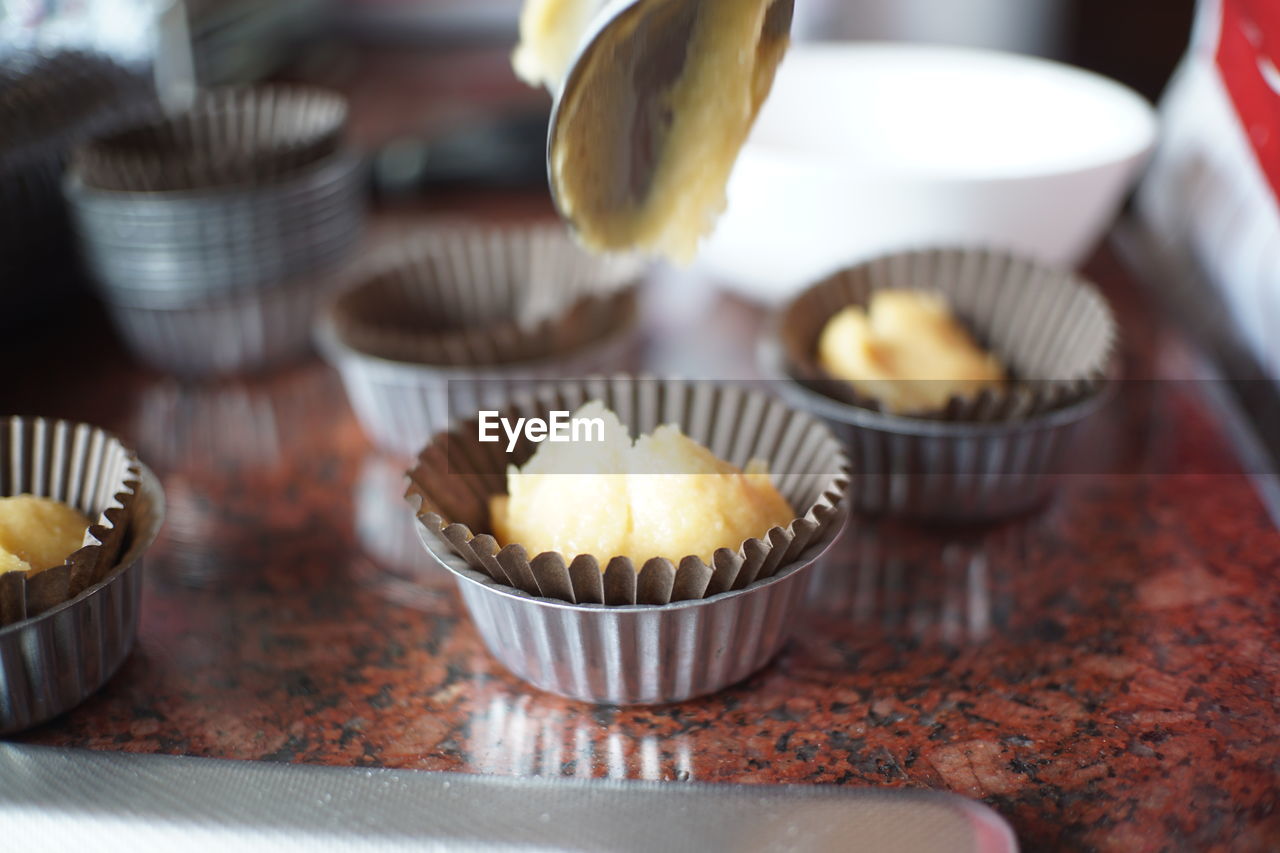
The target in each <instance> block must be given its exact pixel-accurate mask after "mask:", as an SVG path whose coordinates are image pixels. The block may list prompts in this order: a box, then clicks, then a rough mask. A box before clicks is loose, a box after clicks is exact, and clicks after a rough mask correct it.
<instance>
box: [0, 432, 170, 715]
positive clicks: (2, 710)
mask: <svg viewBox="0 0 1280 853" xmlns="http://www.w3.org/2000/svg"><path fill="white" fill-rule="evenodd" d="M81 426H82V425H81ZM73 427H74V425H73ZM74 428H75V429H79V427H74ZM87 430H88V431H89V432H90V433H92V434H94V435H97V434H100V431H97V430H94V429H93V428H87ZM91 446H92V445H91V444H86V445H79V444H77V445H73V448H75V449H76V450H75V452H74V454H73V455H72V456H71V457H67V456H66V454H64V453H50V452H45V450H44V445H43V444H41V443H39V442H25V443H21V444H15V445H13V446H12V450H13V451H14V452H15V459H14V461H15V462H17V464H16V465H15V466H14V468H15V469H17V468H26V467H30V466H34V467H35V468H37V469H39V475H38V476H37V477H35V478H34V479H33V480H32V481H31V482H23V483H22V484H21V485H19V486H18V487H17V488H20V489H23V490H28V491H35V492H36V493H41V494H47V495H49V496H55V497H56V496H58V495H59V494H62V495H64V496H68V497H69V495H68V493H67V492H66V489H67V488H69V487H70V483H71V481H79V482H88V481H89V479H90V478H91V477H92V476H93V474H92V471H89V470H79V469H76V468H75V465H72V468H73V470H65V466H66V465H67V464H71V463H72V462H75V464H78V465H82V466H87V465H90V464H93V463H92V460H93V459H94V458H95V454H92V453H89V452H87V450H88V448H89V447H91ZM77 460H78V461H77ZM134 468H135V469H136V473H137V485H136V487H135V489H134V491H133V495H132V499H131V501H130V503H129V509H128V520H127V523H126V525H125V527H124V529H123V531H122V534H123V536H122V539H123V541H122V542H121V551H120V554H119V555H118V556H117V557H116V559H115V560H114V561H113V563H112V567H111V568H109V569H108V570H107V572H106V574H105V576H104V577H102V579H101V580H99V581H97V582H96V583H94V584H92V585H91V586H89V587H88V588H86V589H84V590H83V591H81V592H79V593H78V594H77V595H75V596H74V597H73V598H71V599H70V600H67V601H64V602H62V603H61V604H57V605H55V606H53V607H51V608H49V609H47V610H43V611H41V612H40V613H38V614H37V615H34V616H31V617H29V618H26V619H23V620H21V621H18V622H15V623H12V624H9V625H6V626H4V627H0V734H10V733H13V732H16V731H20V730H22V729H26V728H29V727H31V726H34V725H37V724H39V723H42V722H44V721H46V720H49V719H52V718H53V717H56V716H57V715H59V714H61V713H63V712H65V711H67V710H69V709H71V708H73V707H74V706H76V705H78V704H80V703H81V702H82V701H84V700H85V699H86V698H87V697H88V696H89V695H90V694H92V693H93V692H94V691H96V690H97V689H98V688H99V687H101V686H102V685H103V684H104V683H106V681H107V680H108V679H109V678H110V677H111V676H112V675H113V674H114V673H115V671H116V670H117V669H118V668H119V666H120V664H121V663H122V662H123V661H124V659H125V658H126V657H127V656H128V654H129V651H130V649H131V648H132V647H133V641H134V636H135V634H136V631H137V623H138V612H139V593H140V590H141V586H142V556H143V553H144V552H145V551H146V549H147V548H148V547H149V546H150V545H151V543H152V542H153V541H154V540H155V538H156V535H157V533H158V532H159V530H160V526H161V523H162V521H163V518H164V494H163V491H162V490H161V487H160V484H159V481H158V480H157V479H156V478H155V476H154V475H153V474H152V473H151V471H150V470H148V469H147V468H146V467H145V466H143V465H141V464H139V463H136V461H135V462H134ZM68 478H70V479H68ZM2 485H3V488H4V489H5V492H6V493H9V492H10V491H11V486H12V484H11V483H4V484H2ZM50 571H52V570H50Z"/></svg>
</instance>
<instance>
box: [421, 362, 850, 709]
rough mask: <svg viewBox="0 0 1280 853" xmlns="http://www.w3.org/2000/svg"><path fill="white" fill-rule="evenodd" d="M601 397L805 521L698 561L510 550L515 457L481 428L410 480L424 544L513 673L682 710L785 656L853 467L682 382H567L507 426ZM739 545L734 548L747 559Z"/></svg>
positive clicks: (736, 400)
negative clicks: (763, 485)
mask: <svg viewBox="0 0 1280 853" xmlns="http://www.w3.org/2000/svg"><path fill="white" fill-rule="evenodd" d="M586 400H600V401H601V402H603V403H604V405H605V406H607V407H608V408H610V409H612V410H614V411H615V412H617V413H618V414H619V416H620V418H621V419H622V422H623V424H624V425H625V426H626V427H627V428H628V430H629V431H630V432H631V433H632V434H638V433H647V432H651V431H652V430H653V429H654V428H656V427H657V426H658V425H660V424H665V423H675V424H678V425H679V426H680V427H681V428H682V430H683V431H684V432H685V434H687V435H688V436H689V437H690V438H692V439H693V440H695V441H698V442H700V443H702V444H703V445H704V446H706V447H707V448H708V449H709V450H710V451H711V452H712V453H714V454H715V455H716V456H718V457H720V458H722V459H726V460H728V461H730V462H732V463H733V464H736V465H738V466H743V465H745V464H746V463H747V462H748V460H750V459H761V460H763V461H764V462H765V463H766V464H767V465H768V469H769V471H770V475H771V477H772V479H773V482H774V484H775V485H776V486H777V488H778V490H779V492H780V493H781V494H782V496H783V497H784V498H785V499H786V500H787V502H788V504H789V505H790V506H791V508H792V510H793V512H794V518H793V519H792V520H791V521H790V522H789V523H788V525H787V526H786V527H782V526H777V527H774V528H772V529H771V530H769V531H767V532H766V531H761V532H760V534H759V535H758V536H757V537H753V538H749V539H746V540H745V541H743V542H741V543H732V544H731V545H729V546H727V547H722V548H719V549H717V550H716V552H715V554H714V556H713V557H712V559H711V562H710V563H707V562H704V558H703V557H699V556H696V555H688V556H682V557H680V558H679V561H678V565H677V564H676V563H674V562H672V560H674V559H676V557H675V555H672V559H670V560H669V559H666V558H663V557H655V558H653V559H649V560H647V561H646V562H645V563H644V565H643V566H641V565H637V564H635V563H634V562H633V561H632V560H631V559H630V558H628V557H616V556H612V555H610V554H599V555H594V554H580V555H577V556H575V557H573V559H572V561H571V562H569V563H568V564H566V557H565V556H563V555H561V554H557V553H544V554H538V555H532V554H529V553H528V552H527V551H526V550H525V549H524V548H523V547H522V546H521V545H520V544H519V543H506V544H505V545H500V543H498V542H496V541H495V540H494V538H493V537H492V536H491V535H489V534H488V533H485V532H483V531H485V530H487V529H489V527H488V522H489V519H488V497H489V496H491V495H494V494H500V493H502V492H504V491H505V488H506V479H505V474H504V470H505V464H503V463H508V462H509V463H511V464H520V463H521V462H523V461H524V460H526V459H527V458H528V457H529V455H530V454H531V453H532V452H533V448H534V446H535V445H534V444H532V443H530V442H525V443H523V444H517V446H516V447H515V449H514V452H513V453H512V454H510V455H508V454H506V453H505V452H504V451H502V450H495V451H494V452H489V451H491V450H493V445H492V444H491V443H489V444H484V443H480V442H479V439H478V436H477V435H476V434H475V426H476V421H475V419H474V418H472V419H471V420H469V421H466V422H463V421H461V420H459V422H458V424H457V426H456V427H455V428H454V429H453V430H452V431H451V432H449V433H446V434H442V435H438V436H436V437H435V438H434V439H433V440H432V443H431V444H430V445H428V446H427V447H426V448H425V449H424V450H423V451H422V452H421V453H420V454H419V457H418V463H417V465H416V466H415V467H414V468H413V469H412V470H411V471H410V473H409V488H408V491H407V492H406V495H405V497H406V499H407V500H409V502H410V504H411V505H412V506H414V508H415V511H416V514H417V518H418V521H419V525H418V526H419V536H420V537H421V539H422V541H423V544H424V545H425V546H426V548H427V550H428V551H430V552H431V554H432V555H433V556H434V557H435V558H436V559H437V560H438V561H439V562H440V563H441V564H442V565H444V566H445V568H447V569H449V570H450V571H451V572H453V574H454V575H455V577H456V579H457V584H458V587H459V589H460V591H461V593H462V595H463V599H464V600H465V601H466V602H467V605H468V608H469V609H470V610H471V612H472V615H473V618H474V619H475V621H476V625H477V627H478V628H479V630H480V632H481V635H482V636H483V637H484V639H485V642H486V644H487V645H488V647H489V648H490V650H491V651H492V652H493V654H494V655H495V657H497V658H498V659H499V660H500V661H502V663H503V664H504V665H506V666H507V667H508V668H509V669H511V671H512V672H513V673H515V674H516V675H519V676H520V677H522V678H525V679H526V680H528V681H530V682H531V683H533V684H534V685H536V686H538V687H541V688H543V689H546V690H550V691H552V692H556V693H560V694H562V695H565V696H570V697H572V698H576V699H581V700H584V701H591V702H604V703H610V704H644V703H660V702H677V701H682V700H684V699H688V698H692V697H694V696H698V695H703V694H705V693H710V692H714V691H715V690H718V689H720V688H722V687H725V686H728V685H729V684H732V683H734V682H736V681H739V680H741V679H742V678H745V677H746V676H748V675H750V674H751V673H752V672H754V671H756V670H757V669H759V668H760V667H762V666H763V665H764V664H765V663H767V662H768V660H769V659H770V658H771V657H772V656H773V655H774V654H776V653H777V651H778V650H779V649H780V648H781V646H782V644H783V643H784V642H785V640H786V637H787V634H788V632H789V631H790V629H791V627H792V625H793V617H794V616H795V614H796V613H797V612H798V607H799V605H800V603H801V602H802V601H803V599H804V597H805V594H806V591H807V585H808V572H807V570H808V569H809V567H810V566H812V565H813V563H814V562H816V561H817V559H818V558H819V557H820V556H821V555H822V553H824V552H825V551H826V549H827V547H828V546H830V545H831V543H832V542H834V541H835V540H836V539H837V538H838V536H839V533H840V531H841V529H842V528H843V525H844V522H845V520H846V517H847V511H846V509H845V506H844V501H843V496H844V492H845V487H846V485H847V482H848V460H847V458H846V457H845V454H844V453H843V451H842V450H841V448H840V445H839V444H838V442H837V441H836V440H835V439H834V438H833V437H832V435H831V433H830V431H829V430H828V429H827V428H826V426H824V425H823V424H822V422H821V421H820V420H819V419H817V418H815V417H813V416H811V415H808V414H806V413H805V412H803V411H799V410H794V409H791V408H789V407H787V406H786V405H784V404H783V403H782V402H780V401H777V400H774V399H772V398H770V397H769V396H767V395H765V394H763V393H761V392H759V391H750V390H746V389H742V388H736V387H734V386H725V385H719V384H715V383H707V382H701V383H699V382H689V381H684V380H659V379H652V378H648V377H642V378H632V377H625V376H618V377H613V378H609V379H603V378H598V379H584V380H564V381H562V382H559V383H550V384H548V385H546V386H543V387H540V388H539V389H538V390H537V392H536V394H535V395H522V396H521V397H520V398H518V399H517V400H516V401H514V402H512V403H511V405H510V406H509V407H507V408H506V409H505V410H504V416H506V417H518V416H525V415H528V416H535V415H536V413H538V412H542V413H545V412H547V411H549V410H558V409H563V410H574V409H576V408H577V407H578V406H579V405H581V404H582V403H583V402H585V401H586ZM566 473H567V472H566ZM735 548H736V550H735Z"/></svg>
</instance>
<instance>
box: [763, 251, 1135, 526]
mask: <svg viewBox="0 0 1280 853" xmlns="http://www.w3.org/2000/svg"><path fill="white" fill-rule="evenodd" d="M881 288H909V289H921V290H933V291H940V292H942V293H943V294H944V295H945V296H946V297H947V298H948V300H949V301H951V304H952V305H953V307H954V309H955V310H956V312H957V315H958V316H959V317H960V318H961V319H962V320H963V321H965V322H967V323H968V324H969V325H970V327H971V328H972V330H973V331H974V332H975V333H976V335H977V337H978V338H979V340H980V341H982V342H983V343H984V344H985V345H986V346H988V347H990V349H991V350H992V351H993V352H994V353H995V354H996V356H997V357H999V358H1000V359H1001V361H1002V362H1003V363H1005V364H1006V365H1007V366H1008V367H1009V368H1010V369H1011V372H1012V374H1013V380H1012V381H1011V382H1010V383H1009V388H1008V389H1007V390H1006V391H1005V392H1003V393H990V392H988V393H984V394H983V395H981V396H980V397H977V398H975V399H973V400H968V401H965V400H959V399H954V398H953V399H952V401H951V403H950V404H949V405H948V407H947V408H946V409H945V410H944V411H942V412H938V413H933V414H931V415H928V416H905V415H895V414H890V413H886V412H881V411H879V410H878V408H877V407H875V406H874V405H863V404H862V402H865V401H859V402H854V401H851V399H850V397H849V395H848V390H847V388H848V386H847V385H845V383H842V382H839V381H838V380H832V379H830V378H826V377H823V378H818V377H819V376H820V375H821V371H820V368H818V367H817V365H816V363H815V356H814V350H815V349H816V342H817V337H818V335H819V334H820V332H821V330H822V328H823V326H824V324H825V322H826V320H828V319H830V317H831V316H833V315H834V314H835V313H836V312H837V311H839V310H840V309H841V308H843V307H845V306H847V305H849V304H855V303H862V302H865V300H866V299H868V298H869V295H870V293H871V292H874V291H875V290H876V289H881ZM1116 337H1117V332H1116V325H1115V320H1114V317H1113V315H1112V314H1111V311H1110V309H1109V308H1108V306H1107V304H1106V301H1105V300H1104V299H1103V298H1102V296H1101V295H1100V294H1098V292H1097V291H1096V290H1095V289H1094V288H1093V287H1092V286H1091V285H1089V284H1088V283H1087V282H1085V281H1084V280H1082V279H1080V278H1079V277H1078V276H1076V275H1074V274H1072V273H1068V272H1064V271H1057V270H1053V269H1048V268H1045V267H1041V266H1038V265H1036V264H1033V263H1031V262H1028V261H1023V260H1020V259H1018V258H1015V257H1013V256H1010V255H1006V254H1003V253H999V252H990V251H974V250H937V251H921V252H909V253H903V254H899V255H892V256H887V257H885V258H881V259H879V260H876V261H872V262H870V263H868V264H863V265H861V266H859V267H855V268H853V269H851V270H848V271H845V272H842V273H838V274H837V275H835V276H833V277H831V278H829V279H827V280H825V281H823V282H821V283H819V284H817V285H814V286H813V287H812V288H810V289H809V290H808V291H806V292H805V293H803V294H801V295H800V296H799V297H797V299H796V300H795V301H793V302H792V303H791V304H789V305H788V306H786V307H785V308H784V309H783V310H782V311H781V313H780V314H779V316H778V318H777V320H776V322H775V325H774V329H773V331H772V333H771V334H770V335H768V336H766V338H765V339H764V340H763V341H762V342H761V345H760V350H759V354H760V360H761V368H762V372H763V373H764V375H765V376H766V377H768V378H771V379H777V380H781V381H780V382H779V384H778V387H779V392H780V393H781V394H782V395H783V396H784V397H785V398H786V399H788V400H789V401H790V402H791V403H792V404H793V405H795V406H798V407H800V408H804V409H806V410H808V411H811V412H814V413H816V414H819V415H821V416H822V417H823V418H825V419H826V420H827V422H828V423H829V424H831V426H832V428H833V430H834V431H835V432H836V434H837V435H838V436H839V437H840V438H841V440H842V441H843V442H844V443H845V444H846V446H847V447H848V448H849V455H850V458H851V460H852V462H853V466H854V471H855V472H856V473H855V476H854V477H853V480H852V483H851V487H850V498H851V502H852V505H853V507H854V508H855V509H857V510H859V511H862V512H868V513H888V514H892V515H900V516H906V517H913V518H921V519H932V520H946V521H989V520H993V519H997V518H1001V517H1005V516H1009V515H1013V514H1017V513H1020V512H1024V511H1027V510H1030V509H1033V508H1034V507H1036V506H1037V505H1039V504H1040V503H1041V502H1043V501H1044V500H1045V499H1046V498H1047V497H1048V495H1049V494H1050V493H1051V491H1052V488H1053V486H1054V481H1055V479H1056V475H1057V474H1060V473H1062V470H1063V462H1064V460H1065V458H1066V457H1065V454H1066V453H1067V451H1068V449H1069V447H1070V444H1071V441H1072V437H1073V435H1074V433H1075V431H1076V429H1077V427H1078V426H1079V424H1080V423H1081V422H1082V421H1083V420H1084V419H1085V418H1086V417H1088V416H1089V415H1090V414H1092V413H1093V412H1094V411H1095V410H1097V409H1098V408H1099V407H1100V406H1101V405H1102V404H1103V403H1104V402H1105V399H1106V397H1107V393H1106V392H1107V391H1108V390H1109V388H1110V385H1109V383H1108V379H1110V378H1112V377H1113V376H1114V371H1115V369H1116V368H1115V357H1114V351H1115V347H1116ZM854 399H855V400H856V398H854Z"/></svg>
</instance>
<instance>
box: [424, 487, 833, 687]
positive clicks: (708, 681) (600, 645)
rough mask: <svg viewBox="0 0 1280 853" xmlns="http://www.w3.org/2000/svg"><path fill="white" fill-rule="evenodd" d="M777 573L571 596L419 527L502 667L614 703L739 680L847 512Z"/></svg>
mask: <svg viewBox="0 0 1280 853" xmlns="http://www.w3.org/2000/svg"><path fill="white" fill-rule="evenodd" d="M841 513H842V514H843V517H842V518H840V519H839V520H838V521H837V523H835V524H832V525H831V527H830V528H829V531H828V532H827V534H826V535H825V536H824V537H823V538H822V539H821V540H819V541H818V542H817V543H815V544H814V545H813V546H812V547H810V548H809V549H808V550H807V551H805V552H804V553H803V554H801V556H800V559H798V560H796V561H795V562H794V563H792V564H791V565H790V566H784V567H783V568H781V569H779V570H778V571H777V573H776V574H774V575H773V576H771V577H769V578H767V579H765V580H762V581H758V582H756V583H754V584H751V585H750V586H747V587H745V588H743V589H740V590H732V591H730V592H722V593H720V594H719V595H714V596H711V597H709V598H702V599H697V600H693V601H677V602H674V603H671V604H662V605H624V606H607V605H603V604H569V603H567V602H564V601H557V600H554V599H550V598H537V597H535V596H532V595H529V594H528V593H525V592H522V591H520V590H518V589H515V588H514V587H510V586H506V585H504V584H499V583H497V582H496V581H494V580H492V579H490V578H489V577H487V576H486V575H484V574H481V573H480V572H477V571H475V570H473V569H471V568H469V567H468V566H467V564H466V562H464V561H463V559H462V558H461V557H459V556H457V555H456V554H454V553H453V552H451V551H450V550H449V549H448V547H447V546H446V545H445V544H444V543H443V542H442V541H441V540H440V539H438V538H437V537H436V536H435V535H434V534H433V533H431V532H430V531H429V530H428V528H427V527H426V526H425V525H421V524H419V525H418V535H419V537H420V538H421V539H422V542H423V544H424V545H425V546H426V548H427V550H428V551H430V552H431V554H432V556H434V557H435V558H436V560H438V561H439V562H440V563H441V564H442V565H443V566H444V567H445V568H447V569H448V570H449V571H450V572H452V573H453V575H454V577H455V579H456V580H457V584H458V590H459V591H460V592H461V593H462V599H463V601H465V602H466V605H467V609H468V610H469V611H470V612H471V620H472V622H474V623H475V626H476V629H477V630H478V631H479V632H480V636H481V638H482V639H483V640H484V644H485V646H487V647H488V649H489V652H490V653H491V654H492V655H493V656H494V657H495V658H497V659H498V660H499V661H500V662H501V663H502V665H503V666H505V667H506V668H507V669H509V670H511V672H512V673H513V674H515V675H517V676H519V677H520V678H522V679H524V680H525V681H527V682H529V683H530V684H532V685H534V686H535V687H538V688H540V689H542V690H547V691H550V692H551V693H558V694H560V695H561V696H567V697H569V698H570V699H578V700H581V701H584V702H595V703H599V704H606V705H657V704H663V703H668V702H683V701H685V700H686V699H692V698H694V697H697V696H704V695H706V694H708V693H714V692H716V691H717V690H722V689H724V688H725V687H728V686H729V685H731V684H736V683H737V682H739V681H742V680H743V679H744V678H747V677H748V676H750V675H752V674H753V673H755V672H756V671H758V670H760V669H761V668H762V667H764V665H765V664H767V663H768V662H769V661H770V660H772V659H773V657H774V656H775V655H776V654H777V653H778V652H779V651H780V650H781V649H782V646H783V645H784V644H785V643H786V641H787V638H788V637H789V636H790V633H791V629H792V628H793V627H794V623H795V617H796V615H797V614H798V613H799V611H800V607H801V605H802V604H803V602H804V599H805V597H806V595H807V593H808V588H809V584H810V581H811V579H812V576H813V573H812V572H811V571H810V569H811V568H812V567H813V565H814V564H815V563H816V562H817V561H818V560H819V559H820V558H821V557H822V555H823V554H824V553H825V552H826V551H827V549H828V548H829V547H830V546H831V545H832V543H834V542H835V541H836V540H837V539H838V538H839V537H840V533H841V531H842V530H843V528H844V522H845V521H846V520H847V517H848V516H847V511H846V510H844V509H841Z"/></svg>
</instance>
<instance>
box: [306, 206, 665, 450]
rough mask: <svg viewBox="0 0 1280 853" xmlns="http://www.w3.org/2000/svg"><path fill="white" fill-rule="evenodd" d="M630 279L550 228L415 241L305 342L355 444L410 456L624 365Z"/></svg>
mask: <svg viewBox="0 0 1280 853" xmlns="http://www.w3.org/2000/svg"><path fill="white" fill-rule="evenodd" d="M642 270H643V267H642V265H641V264H640V262H639V261H638V260H636V259H632V258H598V257H594V256H590V255H587V254H586V253H585V252H583V251H582V250H581V249H580V248H578V247H577V245H576V244H574V243H573V242H572V240H571V239H570V238H569V237H568V235H566V234H565V233H564V231H563V229H560V228H558V227H555V226H544V225H532V226H516V227H508V228H488V227H482V226H468V225H462V224H457V225H443V226H438V227H433V228H428V229H423V230H421V231H419V232H417V233H416V234H413V235H412V236H406V237H405V238H404V239H403V240H402V241H401V242H398V243H396V244H395V245H393V246H391V247H389V249H388V250H387V252H386V254H385V256H384V257H381V258H378V259H377V260H375V261H374V262H373V263H371V264H370V265H369V267H368V268H367V269H365V270H362V272H361V274H360V276H359V280H358V281H356V282H355V283H354V284H353V286H352V287H350V288H349V289H347V290H346V291H345V292H343V293H342V294H341V295H340V296H338V297H337V298H336V299H335V300H334V302H333V304H331V305H330V306H329V307H328V309H327V310H326V312H325V313H324V316H323V317H321V319H320V321H319V322H318V324H317V327H316V332H315V334H316V341H317V343H318V345H319V348H320V350H321V352H322V353H324V355H325V357H326V358H327V359H328V360H329V362H330V363H331V364H333V365H334V367H336V368H337V370H338V371H339V373H340V374H341V375H342V379H343V384H344V386H345V387H346V389H347V395H348V397H349V399H350V401H351V405H352V408H353V409H354V410H355V412H356V416H357V418H358V419H359V421H360V424H361V426H362V427H363V428H364V431H365V434H366V435H368V436H369V438H370V439H371V440H372V441H373V442H374V444H376V445H377V446H378V447H380V448H382V449H383V450H386V451H389V452H392V453H396V454H399V455H401V456H411V455H412V454H414V453H416V452H417V451H418V450H419V449H421V447H422V446H423V445H424V444H425V443H426V442H427V439H429V438H430V437H431V436H432V435H433V434H434V433H436V432H439V431H440V430H442V429H444V428H445V427H446V426H448V424H449V421H450V418H451V416H452V415H451V413H452V414H456V413H464V414H465V413H474V412H475V411H477V410H478V409H481V408H499V407H501V406H503V405H504V404H505V403H506V402H507V400H508V399H509V398H510V396H511V394H512V392H514V391H516V390H519V389H521V388H526V387H528V386H529V384H530V383H531V382H536V381H541V380H550V379H561V378H564V377H572V376H582V375H587V374H608V373H616V372H621V371H625V370H627V369H629V368H630V367H632V362H633V361H634V360H635V356H636V355H637V354H638V348H639V344H640V332H639V309H638V305H637V289H638V288H637V284H636V283H637V281H638V279H639V276H640V274H641V272H642Z"/></svg>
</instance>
